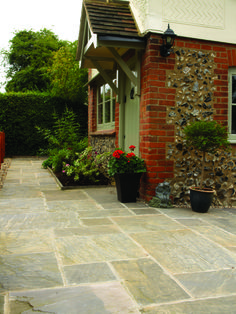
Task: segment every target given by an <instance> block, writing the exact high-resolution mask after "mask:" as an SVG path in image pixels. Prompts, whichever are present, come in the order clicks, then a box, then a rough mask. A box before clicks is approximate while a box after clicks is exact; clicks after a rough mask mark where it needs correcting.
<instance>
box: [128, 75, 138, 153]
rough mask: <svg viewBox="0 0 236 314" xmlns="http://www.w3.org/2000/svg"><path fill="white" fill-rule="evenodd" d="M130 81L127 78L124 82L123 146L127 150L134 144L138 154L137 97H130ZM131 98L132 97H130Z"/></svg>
mask: <svg viewBox="0 0 236 314" xmlns="http://www.w3.org/2000/svg"><path fill="white" fill-rule="evenodd" d="M132 88H133V87H132V85H131V81H130V80H129V79H128V78H127V79H126V84H125V102H124V119H125V121H124V148H125V151H127V152H128V151H129V146H130V145H134V146H136V149H135V153H136V154H137V155H138V154H139V97H138V96H135V92H134V93H133V97H132V92H133V91H134V89H133V91H132ZM132 98H133V99H132Z"/></svg>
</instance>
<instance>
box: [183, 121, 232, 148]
mask: <svg viewBox="0 0 236 314" xmlns="http://www.w3.org/2000/svg"><path fill="white" fill-rule="evenodd" d="M184 133H185V135H186V140H187V145H188V146H193V147H194V148H195V149H197V150H199V151H201V152H206V153H211V154H213V153H215V152H216V151H217V150H218V149H219V148H224V149H226V148H228V147H229V145H230V143H229V141H228V132H227V129H226V128H225V127H224V126H222V125H220V124H218V123H217V122H216V121H196V122H194V123H192V124H190V125H188V126H186V127H185V128H184Z"/></svg>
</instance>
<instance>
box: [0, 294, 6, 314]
mask: <svg viewBox="0 0 236 314" xmlns="http://www.w3.org/2000/svg"><path fill="white" fill-rule="evenodd" d="M4 303H5V301H4V296H3V295H0V313H2V314H3V313H4Z"/></svg>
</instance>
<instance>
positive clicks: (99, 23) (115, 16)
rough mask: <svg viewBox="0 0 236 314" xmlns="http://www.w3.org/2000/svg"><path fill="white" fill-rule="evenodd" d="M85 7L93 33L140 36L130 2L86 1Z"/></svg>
mask: <svg viewBox="0 0 236 314" xmlns="http://www.w3.org/2000/svg"><path fill="white" fill-rule="evenodd" d="M84 7H85V10H86V13H87V18H88V21H89V23H90V27H91V30H92V32H93V33H95V34H100V35H105V34H106V35H108V34H109V35H113V36H114V35H118V36H125V37H128V36H131V37H139V35H138V30H137V27H136V25H135V21H134V19H133V17H132V14H131V11H130V8H129V2H126V1H122V3H120V2H119V3H105V2H99V3H98V2H97V3H95V2H91V1H85V2H84Z"/></svg>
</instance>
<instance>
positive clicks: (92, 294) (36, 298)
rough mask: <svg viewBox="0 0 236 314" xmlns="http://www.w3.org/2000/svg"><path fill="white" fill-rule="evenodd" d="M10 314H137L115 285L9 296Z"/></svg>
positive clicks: (108, 284)
mask: <svg viewBox="0 0 236 314" xmlns="http://www.w3.org/2000/svg"><path fill="white" fill-rule="evenodd" d="M19 307H21V309H20V308H19ZM10 313H11V314H20V313H27V314H30V313H32V314H33V313H48V314H49V313H56V314H78V313H79V314H90V313H91V314H113V313H116V314H140V312H139V311H138V310H137V308H136V305H135V303H134V302H133V300H132V299H131V297H130V296H129V295H128V293H127V292H126V291H125V289H124V288H123V287H122V286H121V285H120V284H119V283H116V282H114V283H104V284H96V285H87V286H86V285H85V286H78V287H70V288H62V289H47V290H38V291H37V290H36V291H24V292H18V293H11V294H10Z"/></svg>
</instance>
